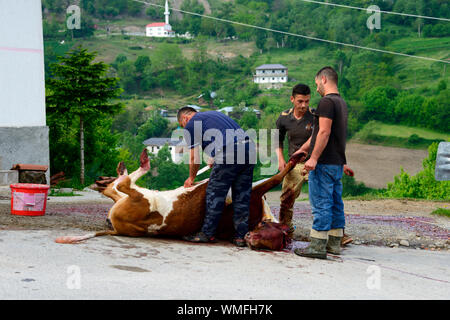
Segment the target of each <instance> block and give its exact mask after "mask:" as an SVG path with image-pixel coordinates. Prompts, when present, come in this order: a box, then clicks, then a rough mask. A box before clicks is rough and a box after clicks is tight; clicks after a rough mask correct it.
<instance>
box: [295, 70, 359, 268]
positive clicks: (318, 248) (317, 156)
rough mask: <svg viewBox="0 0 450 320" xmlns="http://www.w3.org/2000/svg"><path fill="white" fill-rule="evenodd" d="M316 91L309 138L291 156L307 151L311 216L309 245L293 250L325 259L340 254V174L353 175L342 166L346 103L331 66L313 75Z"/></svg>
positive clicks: (306, 166) (345, 128)
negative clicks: (317, 100)
mask: <svg viewBox="0 0 450 320" xmlns="http://www.w3.org/2000/svg"><path fill="white" fill-rule="evenodd" d="M315 82H316V85H317V92H318V93H319V94H320V95H321V96H322V99H321V100H320V102H319V105H318V107H317V110H316V111H315V112H313V114H314V115H315V120H314V129H313V133H312V136H311V138H310V139H309V140H308V141H307V142H306V143H305V144H304V145H303V146H302V147H301V148H300V149H299V150H298V151H296V152H295V153H300V152H309V155H310V158H309V160H308V161H306V163H305V170H307V171H308V172H309V199H310V203H311V209H312V213H313V216H314V220H313V225H312V228H311V243H310V245H309V246H308V247H307V248H306V249H296V250H295V251H294V252H295V253H296V254H297V255H300V256H304V257H310V258H320V259H326V258H327V255H326V253H327V252H330V253H333V254H340V244H341V240H342V236H343V235H344V226H345V216H344V203H343V201H342V182H341V179H342V174H343V172H344V171H345V173H346V174H348V175H353V172H352V171H351V170H350V169H349V168H348V167H347V166H346V164H347V160H346V158H345V144H346V137H347V115H348V111H347V104H346V103H345V101H344V100H343V99H342V98H341V96H340V95H339V91H338V88H337V84H338V75H337V73H336V71H335V70H334V69H333V68H331V67H325V68H322V69H321V70H320V71H319V72H318V73H317V75H316V78H315Z"/></svg>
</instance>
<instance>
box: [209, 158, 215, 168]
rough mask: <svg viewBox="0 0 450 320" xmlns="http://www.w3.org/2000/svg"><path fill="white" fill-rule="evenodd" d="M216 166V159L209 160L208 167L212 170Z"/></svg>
mask: <svg viewBox="0 0 450 320" xmlns="http://www.w3.org/2000/svg"><path fill="white" fill-rule="evenodd" d="M213 165H214V158H208V167H210V168H212V166H213Z"/></svg>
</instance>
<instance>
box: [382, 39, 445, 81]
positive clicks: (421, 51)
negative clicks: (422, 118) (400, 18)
mask: <svg viewBox="0 0 450 320" xmlns="http://www.w3.org/2000/svg"><path fill="white" fill-rule="evenodd" d="M449 47H450V37H445V38H418V37H417V36H415V37H414V36H412V37H406V38H402V39H399V40H395V41H393V42H391V43H390V44H389V45H388V46H387V48H386V49H387V50H391V51H395V52H401V53H406V54H410V55H416V56H422V57H429V58H434V59H439V60H446V59H448V58H450V51H449V50H448V48H449ZM392 66H393V67H394V71H395V76H396V77H397V78H398V81H399V84H400V85H401V86H402V87H404V88H405V89H409V88H418V87H436V85H437V83H438V82H439V81H440V80H442V79H447V81H448V80H449V79H450V73H449V72H448V70H446V69H445V64H444V63H440V62H433V61H427V60H423V59H417V58H410V57H400V56H395V58H394V60H393V63H392ZM447 69H448V68H447ZM444 71H445V73H444Z"/></svg>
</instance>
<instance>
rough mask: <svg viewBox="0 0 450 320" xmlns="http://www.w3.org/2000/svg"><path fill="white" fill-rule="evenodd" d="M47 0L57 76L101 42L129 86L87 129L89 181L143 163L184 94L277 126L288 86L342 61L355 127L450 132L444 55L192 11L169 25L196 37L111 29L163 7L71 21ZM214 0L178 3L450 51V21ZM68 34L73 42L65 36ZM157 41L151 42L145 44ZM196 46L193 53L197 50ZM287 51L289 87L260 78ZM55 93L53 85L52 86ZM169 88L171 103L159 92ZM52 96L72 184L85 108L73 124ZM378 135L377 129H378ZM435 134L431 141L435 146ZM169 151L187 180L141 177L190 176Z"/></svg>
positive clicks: (47, 34)
mask: <svg viewBox="0 0 450 320" xmlns="http://www.w3.org/2000/svg"><path fill="white" fill-rule="evenodd" d="M148 2H151V3H156V4H159V5H160V6H163V4H164V1H162V0H158V1H148ZM169 2H171V1H169ZM333 2H334V3H338V4H341V5H351V6H355V7H362V8H367V7H368V6H370V5H377V6H378V7H379V8H380V9H381V10H385V11H394V12H403V13H408V14H411V15H417V16H431V17H441V18H446V19H448V18H449V17H450V4H449V3H448V1H445V0H430V1H424V0H397V1H393V0H392V1H382V0H377V1H368V0H351V1H337V0H336V1H333ZM42 3H43V16H44V23H43V30H44V40H45V63H46V79H47V82H48V83H50V82H51V80H52V79H54V78H55V74H53V73H52V70H54V65H55V64H58V63H61V61H62V60H61V58H59V57H61V56H63V55H67V54H69V55H70V54H72V55H76V54H77V52H78V53H79V49H74V48H77V46H80V45H81V46H82V47H84V48H86V47H88V48H89V49H91V48H92V56H91V62H92V63H93V62H94V61H96V62H98V60H102V61H104V62H105V63H106V64H107V73H105V74H104V75H103V77H111V78H114V79H116V82H115V86H116V87H117V88H120V93H117V94H116V95H115V96H114V97H111V100H112V102H111V105H115V104H121V108H116V109H117V110H115V111H114V112H105V113H102V116H98V117H94V118H93V120H92V121H90V122H89V123H86V126H85V128H84V131H85V134H84V135H85V139H86V183H85V184H87V183H89V182H92V181H93V180H94V179H95V178H96V177H98V176H99V175H105V174H108V175H113V174H114V168H115V165H116V164H117V162H118V161H125V162H127V163H130V167H131V168H133V167H137V157H138V154H139V152H140V151H141V150H142V148H143V145H142V141H144V140H145V139H147V138H149V137H152V136H153V137H158V136H170V132H171V131H172V130H173V129H175V128H176V124H173V123H170V122H169V121H168V120H167V119H165V118H163V117H161V116H160V115H159V113H158V109H160V108H164V109H168V110H169V111H171V112H174V111H175V110H176V109H177V108H179V107H181V106H183V105H180V104H182V103H184V104H186V103H187V102H190V103H193V104H196V103H197V100H195V99H194V97H197V96H199V95H202V94H203V97H204V100H205V101H203V105H202V106H203V107H205V108H206V109H220V108H222V107H225V106H236V107H238V108H241V109H242V110H243V107H247V106H248V107H254V108H257V109H259V110H261V112H262V115H261V118H257V117H256V115H255V114H254V113H252V112H241V114H240V115H239V116H236V117H235V119H236V120H237V121H238V123H239V124H240V125H241V126H242V127H243V128H244V129H249V128H254V129H260V128H267V129H270V128H274V123H275V120H276V118H277V117H278V114H279V113H280V112H281V111H282V110H285V109H287V108H289V107H290V105H289V101H288V97H289V95H290V90H291V88H292V87H293V86H294V85H295V84H296V83H298V82H300V81H304V82H305V83H307V84H309V85H310V86H311V87H312V89H313V90H312V91H314V90H315V87H313V84H314V83H313V75H314V73H313V72H314V71H317V70H318V69H319V68H320V67H322V66H324V64H326V65H331V66H333V67H335V68H336V70H338V72H339V77H340V80H339V89H340V91H341V94H342V95H343V97H344V99H345V100H346V101H347V103H348V106H349V112H350V114H349V130H348V132H349V138H352V137H353V136H354V135H355V134H356V133H358V132H359V131H360V130H361V129H363V128H364V126H365V125H366V124H368V123H369V122H371V121H379V122H382V123H386V124H398V125H407V126H410V127H419V128H426V129H430V130H433V131H436V132H441V133H446V134H448V133H449V132H450V124H449V121H448V119H449V118H450V108H448V102H449V101H450V88H449V87H448V86H449V84H448V79H449V76H448V73H446V72H447V70H446V64H445V63H442V62H438V61H427V60H424V59H419V58H413V57H410V58H407V57H398V56H395V55H392V54H387V53H379V52H373V51H368V50H359V49H355V48H348V47H345V46H339V45H336V44H324V43H321V42H317V41H313V40H308V39H305V38H302V37H295V36H289V35H286V34H284V33H277V32H270V31H265V30H261V29H258V28H248V27H245V26H243V25H239V24H232V23H226V22H221V21H218V20H213V19H208V18H205V17H199V16H194V15H187V14H184V15H182V17H181V18H180V17H178V18H175V17H174V18H173V19H172V18H171V25H172V28H173V29H174V30H177V32H178V33H180V34H182V33H185V32H189V33H191V34H192V35H193V36H194V38H193V39H190V40H188V39H185V38H175V39H143V38H142V37H141V38H139V39H138V37H133V36H132V35H127V34H126V33H125V32H123V31H122V32H121V33H120V34H119V35H108V34H107V32H106V31H105V29H106V27H108V28H111V29H114V30H119V29H120V26H123V25H130V24H133V23H134V22H133V21H157V20H158V19H159V20H161V19H162V17H163V8H162V7H155V6H145V5H144V4H142V3H139V2H135V1H132V0H108V1H106V0H80V1H79V6H80V8H81V12H82V19H81V29H79V30H68V29H67V28H66V27H65V19H66V18H67V16H68V14H67V12H66V8H67V7H68V6H69V5H70V4H71V2H70V1H66V0H43V1H42ZM209 4H210V8H211V13H208V14H207V13H206V12H205V8H204V6H203V5H202V4H201V3H200V2H199V1H197V0H183V1H180V3H179V8H180V9H181V10H184V11H189V12H194V13H198V14H205V15H206V14H207V15H209V16H212V17H216V18H220V19H226V20H230V21H236V22H239V23H242V24H249V25H255V26H260V27H264V28H268V29H272V30H279V31H283V32H288V33H292V34H300V35H307V36H310V37H315V38H321V39H327V40H331V41H336V42H341V43H349V44H354V45H358V46H363V47H370V48H374V49H383V50H387V51H393V52H401V53H404V54H408V55H411V56H419V57H430V58H434V59H436V60H448V59H449V58H450V50H449V48H450V23H449V22H448V21H441V20H433V19H424V18H416V17H407V16H401V15H388V14H386V15H384V14H383V15H382V20H381V23H382V25H381V28H380V29H373V30H370V29H368V27H367V24H366V21H367V19H368V17H369V15H368V14H367V13H366V12H364V11H362V12H358V11H356V12H355V11H354V10H349V9H345V8H339V7H331V6H324V5H320V4H315V3H310V2H306V1H301V0H266V1H257V0H252V1H248V0H235V1H226V2H224V1H218V0H214V1H209ZM101 36H104V38H101ZM63 41H64V45H61V43H62V42H63ZM107 42H109V43H113V42H114V43H117V48H118V50H117V52H116V53H117V54H116V53H114V54H109V52H108V55H106V54H104V52H102V51H101V50H102V46H105V45H106V43H107ZM233 42H236V43H239V44H242V45H244V44H248V43H250V44H251V46H252V47H253V50H252V53H251V54H247V55H245V54H243V53H240V52H237V53H236V55H235V56H233V57H227V58H226V57H224V56H221V55H220V54H216V55H212V54H211V53H210V50H209V48H210V46H211V44H212V43H213V44H217V45H219V44H223V43H225V44H227V43H233ZM149 46H151V47H152V48H153V49H152V50H149V49H147V48H148V47H149ZM121 49H123V50H121ZM125 49H126V50H125ZM188 50H190V51H191V52H194V54H192V55H191V56H188V55H187V54H186V52H187V51H188ZM95 52H100V54H97V53H95ZM292 57H295V58H292ZM280 61H281V62H284V61H286V63H291V64H292V65H294V67H293V69H294V70H293V71H292V72H291V73H290V74H291V75H293V77H292V79H290V81H289V82H288V83H287V84H286V85H285V86H284V87H283V88H282V89H280V90H275V89H271V90H264V89H261V88H260V87H258V86H257V85H256V84H254V83H253V82H252V75H253V73H254V68H255V67H256V66H258V65H260V64H263V63H279V62H280ZM304 65H308V66H307V67H306V66H305V67H303V66H304ZM52 66H53V67H52ZM306 68H307V70H306ZM212 92H214V93H216V97H217V98H212V97H211V93H212ZM47 95H48V96H51V90H47ZM161 97H164V101H165V102H166V103H161V102H160V101H161V100H158V99H159V98H161ZM318 99H319V97H318V96H317V95H315V96H314V97H313V99H312V104H315V103H317V101H318ZM48 101H53V102H52V105H49V104H48V107H47V109H48V118H47V119H48V125H49V127H50V129H51V139H52V141H51V154H53V155H59V156H55V157H52V163H51V168H52V173H56V172H59V171H64V172H66V173H67V175H68V176H70V177H73V182H72V183H75V184H76V181H77V179H78V178H77V177H79V175H80V170H81V169H80V167H79V166H78V165H75V166H71V167H69V166H68V165H67V163H68V161H67V159H69V158H70V157H78V154H79V148H80V142H79V139H78V138H77V136H78V135H79V130H80V124H79V119H78V118H77V116H73V114H72V116H71V117H69V118H67V119H66V120H65V121H64V122H63V123H64V126H63V125H62V122H61V121H60V120H59V116H58V117H55V113H54V112H53V111H54V110H55V108H57V107H58V102H57V101H55V100H51V99H49V100H48ZM170 101H177V103H170ZM105 108H107V107H105ZM119 109H120V111H119ZM59 114H60V113H59ZM60 115H61V114H60ZM52 132H53V133H54V134H53V133H52ZM371 139H372V140H376V137H373V136H372V137H371ZM420 140H421V138H419V137H414V136H412V137H410V139H409V142H410V143H411V144H412V145H414V143H420V142H421V141H420ZM437 141H439V140H435V141H433V140H430V141H426V143H427V146H428V145H430V144H431V143H433V142H437ZM422 142H423V141H422ZM422 145H423V144H422ZM427 146H425V147H427ZM61 150H64V152H63V153H62V152H61ZM163 150H164V149H163ZM433 150H434V149H433ZM170 162H171V161H170V157H169V155H168V153H167V150H165V151H162V152H161V155H158V156H157V157H154V159H153V158H152V166H154V167H158V168H159V169H158V172H164V170H166V172H172V173H173V172H176V173H175V174H173V176H176V177H180V178H179V179H174V180H173V181H171V183H170V184H166V185H165V184H164V181H163V180H164V179H163V178H160V180H161V181H158V177H161V176H162V175H161V174H160V175H158V176H156V177H152V179H148V181H144V182H143V183H145V184H147V185H148V184H151V187H154V188H159V189H170V188H174V187H177V186H179V185H181V184H182V181H184V179H185V177H184V176H187V169H186V167H183V165H177V164H173V163H170ZM259 165H260V166H261V165H263V164H259ZM255 172H256V170H255ZM259 178H261V176H259V175H255V180H256V179H259ZM150 180H151V181H150ZM178 180H180V181H178ZM403 180H404V179H403ZM447 188H448V186H447ZM391 194H393V193H391Z"/></svg>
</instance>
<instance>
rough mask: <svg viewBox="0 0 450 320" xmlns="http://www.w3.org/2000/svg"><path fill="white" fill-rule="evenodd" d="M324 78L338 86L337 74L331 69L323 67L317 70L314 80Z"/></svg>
mask: <svg viewBox="0 0 450 320" xmlns="http://www.w3.org/2000/svg"><path fill="white" fill-rule="evenodd" d="M322 76H324V77H326V78H327V79H328V80H330V81H331V82H334V83H335V84H336V85H337V84H338V74H337V72H336V71H335V70H334V69H333V68H332V67H324V68H322V69H320V70H319V72H317V74H316V78H321V77H322Z"/></svg>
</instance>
